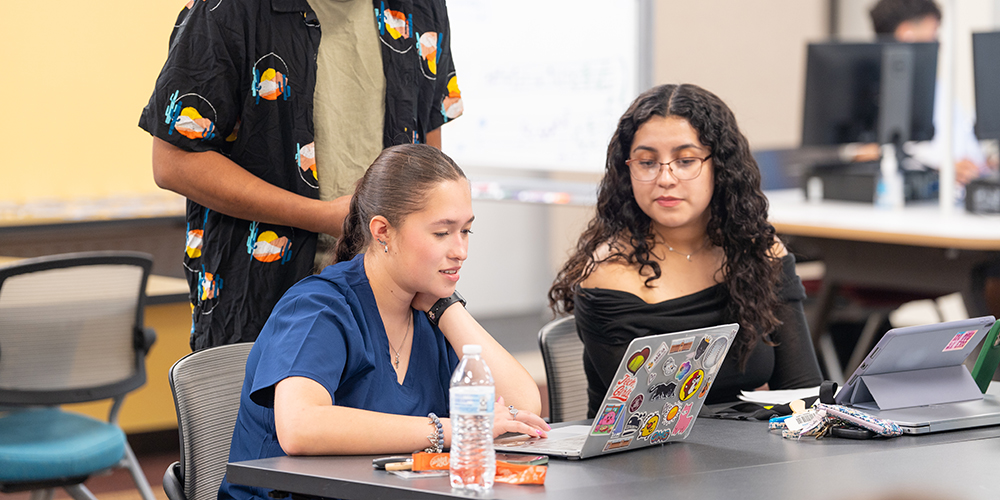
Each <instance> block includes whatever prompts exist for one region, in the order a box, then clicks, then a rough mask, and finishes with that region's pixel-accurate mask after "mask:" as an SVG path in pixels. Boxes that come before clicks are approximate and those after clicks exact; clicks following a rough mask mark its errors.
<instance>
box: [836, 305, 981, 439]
mask: <svg viewBox="0 0 1000 500" xmlns="http://www.w3.org/2000/svg"><path fill="white" fill-rule="evenodd" d="M994 322H995V320H994V318H993V316H984V317H981V318H973V319H967V320H961V321H950V322H946V323H936V324H932V325H922V326H913V327H905V328H896V329H893V330H889V331H888V332H887V333H886V334H885V336H883V337H882V339H881V340H879V342H878V344H876V345H875V347H874V348H872V350H871V352H870V353H869V354H868V356H867V357H866V358H865V359H864V361H863V362H862V363H861V366H859V367H858V369H857V370H855V371H854V374H852V375H851V377H850V378H848V379H847V384H845V385H844V387H843V388H842V389H841V390H840V392H838V393H837V397H836V401H837V403H839V404H843V405H848V406H854V407H856V408H859V409H861V410H862V411H864V412H865V413H869V414H871V415H874V416H876V417H878V418H881V419H887V420H892V421H894V422H896V424H898V425H899V426H900V427H901V428H902V429H903V432H904V433H907V434H925V433H929V432H938V431H947V430H955V429H966V428H969V427H980V426H985V425H997V424H1000V398H998V397H997V395H996V394H992V393H991V392H993V391H990V393H987V394H985V395H984V394H983V392H982V391H981V390H980V388H979V386H978V385H977V384H976V381H975V379H973V378H972V375H971V374H970V373H969V370H968V369H967V368H966V367H965V365H964V364H963V363H964V361H965V359H966V358H967V357H968V356H969V354H971V353H972V352H974V351H975V348H976V346H977V345H978V344H979V343H980V342H981V341H982V340H983V338H984V337H985V336H986V333H987V332H988V331H989V330H990V327H992V326H993V324H994Z"/></svg>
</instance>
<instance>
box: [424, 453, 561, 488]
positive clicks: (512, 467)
mask: <svg viewBox="0 0 1000 500" xmlns="http://www.w3.org/2000/svg"><path fill="white" fill-rule="evenodd" d="M448 460H449V456H448V454H447V453H423V452H420V453H414V454H413V470H414V471H422V470H448ZM547 471H548V466H545V465H526V464H512V463H509V462H504V461H500V460H498V461H497V473H496V482H498V483H507V484H545V473H546V472H547Z"/></svg>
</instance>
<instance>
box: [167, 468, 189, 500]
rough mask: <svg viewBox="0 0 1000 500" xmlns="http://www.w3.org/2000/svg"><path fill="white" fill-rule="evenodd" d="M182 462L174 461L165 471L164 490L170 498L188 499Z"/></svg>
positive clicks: (175, 499) (172, 499) (171, 499)
mask: <svg viewBox="0 0 1000 500" xmlns="http://www.w3.org/2000/svg"><path fill="white" fill-rule="evenodd" d="M181 474H182V473H181V463H180V462H174V463H172V464H170V466H169V467H167V471H166V472H164V473H163V492H164V493H166V494H167V498H169V499H170V500H187V497H186V496H185V495H184V482H183V481H182V480H181Z"/></svg>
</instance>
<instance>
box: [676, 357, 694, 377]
mask: <svg viewBox="0 0 1000 500" xmlns="http://www.w3.org/2000/svg"><path fill="white" fill-rule="evenodd" d="M689 373H691V362H690V361H685V362H683V363H681V367H680V368H678V369H677V376H675V377H674V378H676V379H677V380H684V377H687V376H688V374H689Z"/></svg>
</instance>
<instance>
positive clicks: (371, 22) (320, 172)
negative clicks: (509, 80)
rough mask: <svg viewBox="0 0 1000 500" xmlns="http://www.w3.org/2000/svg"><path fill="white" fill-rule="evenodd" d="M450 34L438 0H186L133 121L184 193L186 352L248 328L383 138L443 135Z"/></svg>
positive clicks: (297, 268)
mask: <svg viewBox="0 0 1000 500" xmlns="http://www.w3.org/2000/svg"><path fill="white" fill-rule="evenodd" d="M450 42H451V38H450V32H449V27H448V13H447V8H446V6H445V2H444V0H373V1H370V0H309V1H308V2H307V1H306V0H273V1H267V0H240V1H233V0H212V1H199V0H192V1H189V2H188V4H187V7H186V8H185V9H183V11H182V12H181V13H180V15H179V16H178V18H177V22H176V26H175V27H174V30H173V33H172V34H171V36H170V49H169V52H168V54H167V60H166V63H165V64H164V66H163V69H162V70H161V72H160V75H159V77H158V78H157V80H156V85H155V89H154V90H153V94H152V96H151V97H150V99H149V103H148V104H147V105H146V107H145V108H144V109H143V111H142V115H141V117H140V119H139V126H140V127H142V128H143V129H145V130H146V131H148V132H149V133H150V134H151V135H152V136H153V153H152V164H153V177H154V180H155V181H156V183H157V185H159V186H160V187H162V188H164V189H169V190H171V191H175V192H177V193H179V194H181V195H183V196H185V197H187V199H188V204H187V237H186V238H187V244H186V249H185V256H184V268H185V270H186V272H187V277H188V283H189V285H190V298H191V305H192V328H191V348H192V349H194V350H198V349H204V348H207V347H212V346H215V345H221V344H229V343H234V342H246V341H253V340H254V339H255V338H256V337H257V334H258V332H259V331H260V328H261V326H263V324H264V321H265V320H266V319H267V317H268V315H269V314H270V312H271V308H272V307H273V306H274V304H275V303H276V302H277V301H278V299H279V298H280V297H281V295H282V294H283V293H284V292H285V291H286V290H287V289H288V288H289V287H290V286H292V284H294V283H295V282H297V281H299V280H300V279H302V278H304V277H305V276H307V275H309V274H310V273H311V272H312V271H313V270H314V268H316V267H317V265H318V263H317V259H316V256H317V255H322V254H323V253H324V249H323V248H322V246H321V247H320V249H319V250H318V251H317V245H318V236H317V235H326V236H325V237H323V238H322V241H321V242H320V243H322V242H326V244H327V245H331V244H330V242H332V241H333V240H334V238H335V237H337V236H339V235H340V234H341V228H342V224H343V221H344V217H345V216H346V215H347V211H348V204H349V202H350V196H349V195H350V193H351V191H352V190H353V186H354V183H355V182H356V181H357V180H358V179H359V178H360V177H361V176H362V175H363V174H364V171H365V168H367V166H368V165H369V164H370V163H371V162H372V160H373V159H374V158H375V157H376V156H377V155H378V154H379V152H380V151H381V150H382V149H383V148H385V147H388V146H392V145H394V144H404V143H427V144H431V145H434V146H440V143H441V140H440V127H441V126H442V125H443V124H444V123H445V122H447V121H449V120H451V119H454V118H456V117H457V116H459V115H460V114H461V112H462V101H461V93H460V92H459V89H458V86H457V81H456V79H455V71H454V65H453V64H452V59H451V49H450ZM331 246H332V245H331Z"/></svg>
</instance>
